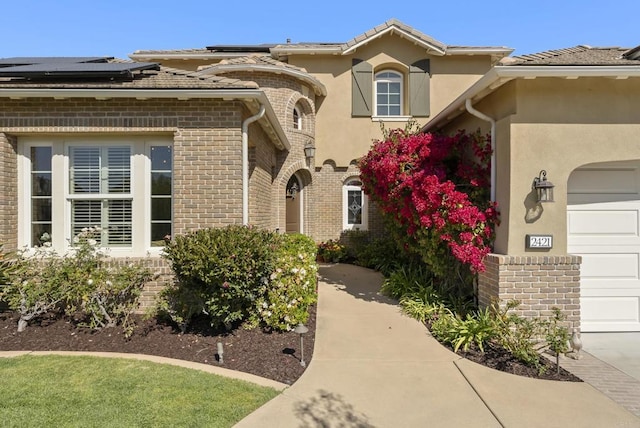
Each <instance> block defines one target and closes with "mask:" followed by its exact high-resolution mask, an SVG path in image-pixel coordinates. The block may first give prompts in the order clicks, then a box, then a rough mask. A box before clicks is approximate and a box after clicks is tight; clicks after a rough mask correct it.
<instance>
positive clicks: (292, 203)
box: [285, 174, 302, 233]
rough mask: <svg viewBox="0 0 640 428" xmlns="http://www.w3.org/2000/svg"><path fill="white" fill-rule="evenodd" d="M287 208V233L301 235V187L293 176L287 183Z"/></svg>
mask: <svg viewBox="0 0 640 428" xmlns="http://www.w3.org/2000/svg"><path fill="white" fill-rule="evenodd" d="M285 197H286V207H287V212H286V215H287V219H286V223H287V229H286V231H287V233H302V185H301V183H300V180H299V179H298V177H297V176H296V175H295V174H294V175H292V176H291V178H290V179H289V182H288V183H287V190H286V194H285Z"/></svg>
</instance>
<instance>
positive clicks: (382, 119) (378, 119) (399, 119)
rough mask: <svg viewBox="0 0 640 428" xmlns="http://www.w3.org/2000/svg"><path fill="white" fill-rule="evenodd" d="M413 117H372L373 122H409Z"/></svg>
mask: <svg viewBox="0 0 640 428" xmlns="http://www.w3.org/2000/svg"><path fill="white" fill-rule="evenodd" d="M412 118H413V117H412V116H371V121H372V122H409V121H410V120H411V119H412Z"/></svg>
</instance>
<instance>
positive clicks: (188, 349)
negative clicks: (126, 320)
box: [0, 306, 316, 384]
mask: <svg viewBox="0 0 640 428" xmlns="http://www.w3.org/2000/svg"><path fill="white" fill-rule="evenodd" d="M17 322H18V316H16V315H15V314H14V313H11V312H5V313H0V351H24V350H28V351H94V352H96V351H100V352H124V353H135V354H148V355H157V356H161V357H169V358H176V359H181V360H187V361H195V362H198V363H203V364H210V365H219V366H220V367H224V368H227V369H231V370H238V371H242V372H246V373H252V374H255V375H258V376H262V377H265V378H269V379H273V380H276V381H278V382H282V383H285V384H292V383H293V382H295V381H296V380H297V379H298V378H299V377H300V376H301V375H302V373H303V372H304V370H305V367H303V366H302V365H301V364H300V336H299V335H298V334H296V333H293V332H286V333H275V332H273V333H272V332H266V331H263V330H261V329H253V330H245V329H243V328H236V329H234V330H232V331H231V332H226V331H219V330H215V329H213V328H211V327H210V325H209V323H207V322H203V321H202V320H201V321H200V322H198V321H196V322H194V323H192V325H191V328H190V329H189V331H187V333H186V334H181V332H180V330H179V329H177V328H176V327H175V326H173V325H171V324H170V323H165V322H159V321H157V320H155V319H148V320H144V319H142V318H140V319H138V320H137V322H136V329H135V331H134V333H133V335H131V336H130V337H129V338H126V337H125V336H124V333H123V332H122V329H120V328H118V327H116V328H109V329H104V330H100V331H91V330H89V329H88V328H81V327H76V326H75V325H74V323H72V322H71V321H70V320H68V319H54V318H43V319H40V320H39V321H36V322H31V323H30V324H29V326H28V327H27V328H26V329H25V330H24V331H23V332H21V333H18V332H17ZM315 324H316V307H315V306H313V307H312V308H311V311H310V316H309V321H308V322H307V324H306V326H307V327H308V328H309V332H308V333H306V334H305V335H304V359H305V361H306V362H307V363H308V362H309V361H310V359H311V357H312V355H313V347H314V343H315ZM218 342H221V343H222V344H223V349H224V354H223V364H220V362H219V361H218V359H217V343H218Z"/></svg>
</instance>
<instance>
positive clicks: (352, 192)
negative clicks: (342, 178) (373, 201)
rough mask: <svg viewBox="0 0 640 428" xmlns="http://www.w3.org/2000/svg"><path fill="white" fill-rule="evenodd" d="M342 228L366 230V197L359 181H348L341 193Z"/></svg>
mask: <svg viewBox="0 0 640 428" xmlns="http://www.w3.org/2000/svg"><path fill="white" fill-rule="evenodd" d="M342 213H343V223H344V224H343V228H344V229H346V230H350V229H360V230H367V228H368V224H367V196H366V195H365V194H364V192H363V191H362V183H361V182H360V181H359V180H355V179H352V180H349V181H347V182H346V183H345V185H344V187H343V191H342Z"/></svg>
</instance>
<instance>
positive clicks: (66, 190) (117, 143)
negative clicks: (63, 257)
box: [18, 137, 173, 256]
mask: <svg viewBox="0 0 640 428" xmlns="http://www.w3.org/2000/svg"><path fill="white" fill-rule="evenodd" d="M19 144H20V147H21V152H20V158H19V159H20V162H19V165H20V180H21V184H20V187H19V204H20V205H19V210H20V211H21V216H20V228H19V233H18V235H19V241H20V244H21V245H23V246H28V247H36V246H42V245H51V246H52V247H53V248H54V249H55V250H57V251H61V252H63V251H65V250H66V249H67V248H68V247H69V245H70V243H71V242H73V237H74V236H76V235H78V234H79V233H80V232H81V231H82V230H83V229H85V228H90V227H99V228H100V229H99V230H100V235H99V236H96V238H97V239H98V242H99V245H100V246H102V247H107V248H111V249H112V250H113V255H118V254H122V255H131V256H136V255H144V254H146V252H147V251H148V250H149V249H150V248H151V247H154V246H159V245H162V243H163V242H164V238H165V237H168V236H170V235H171V231H172V218H173V216H172V211H173V210H172V205H173V204H172V202H173V191H172V188H173V183H172V182H173V168H172V147H171V142H170V140H169V141H163V140H162V139H160V140H147V139H144V138H130V139H100V138H97V137H91V138H69V139H62V138H51V139H49V140H47V139H31V138H22V139H20V140H19Z"/></svg>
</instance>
